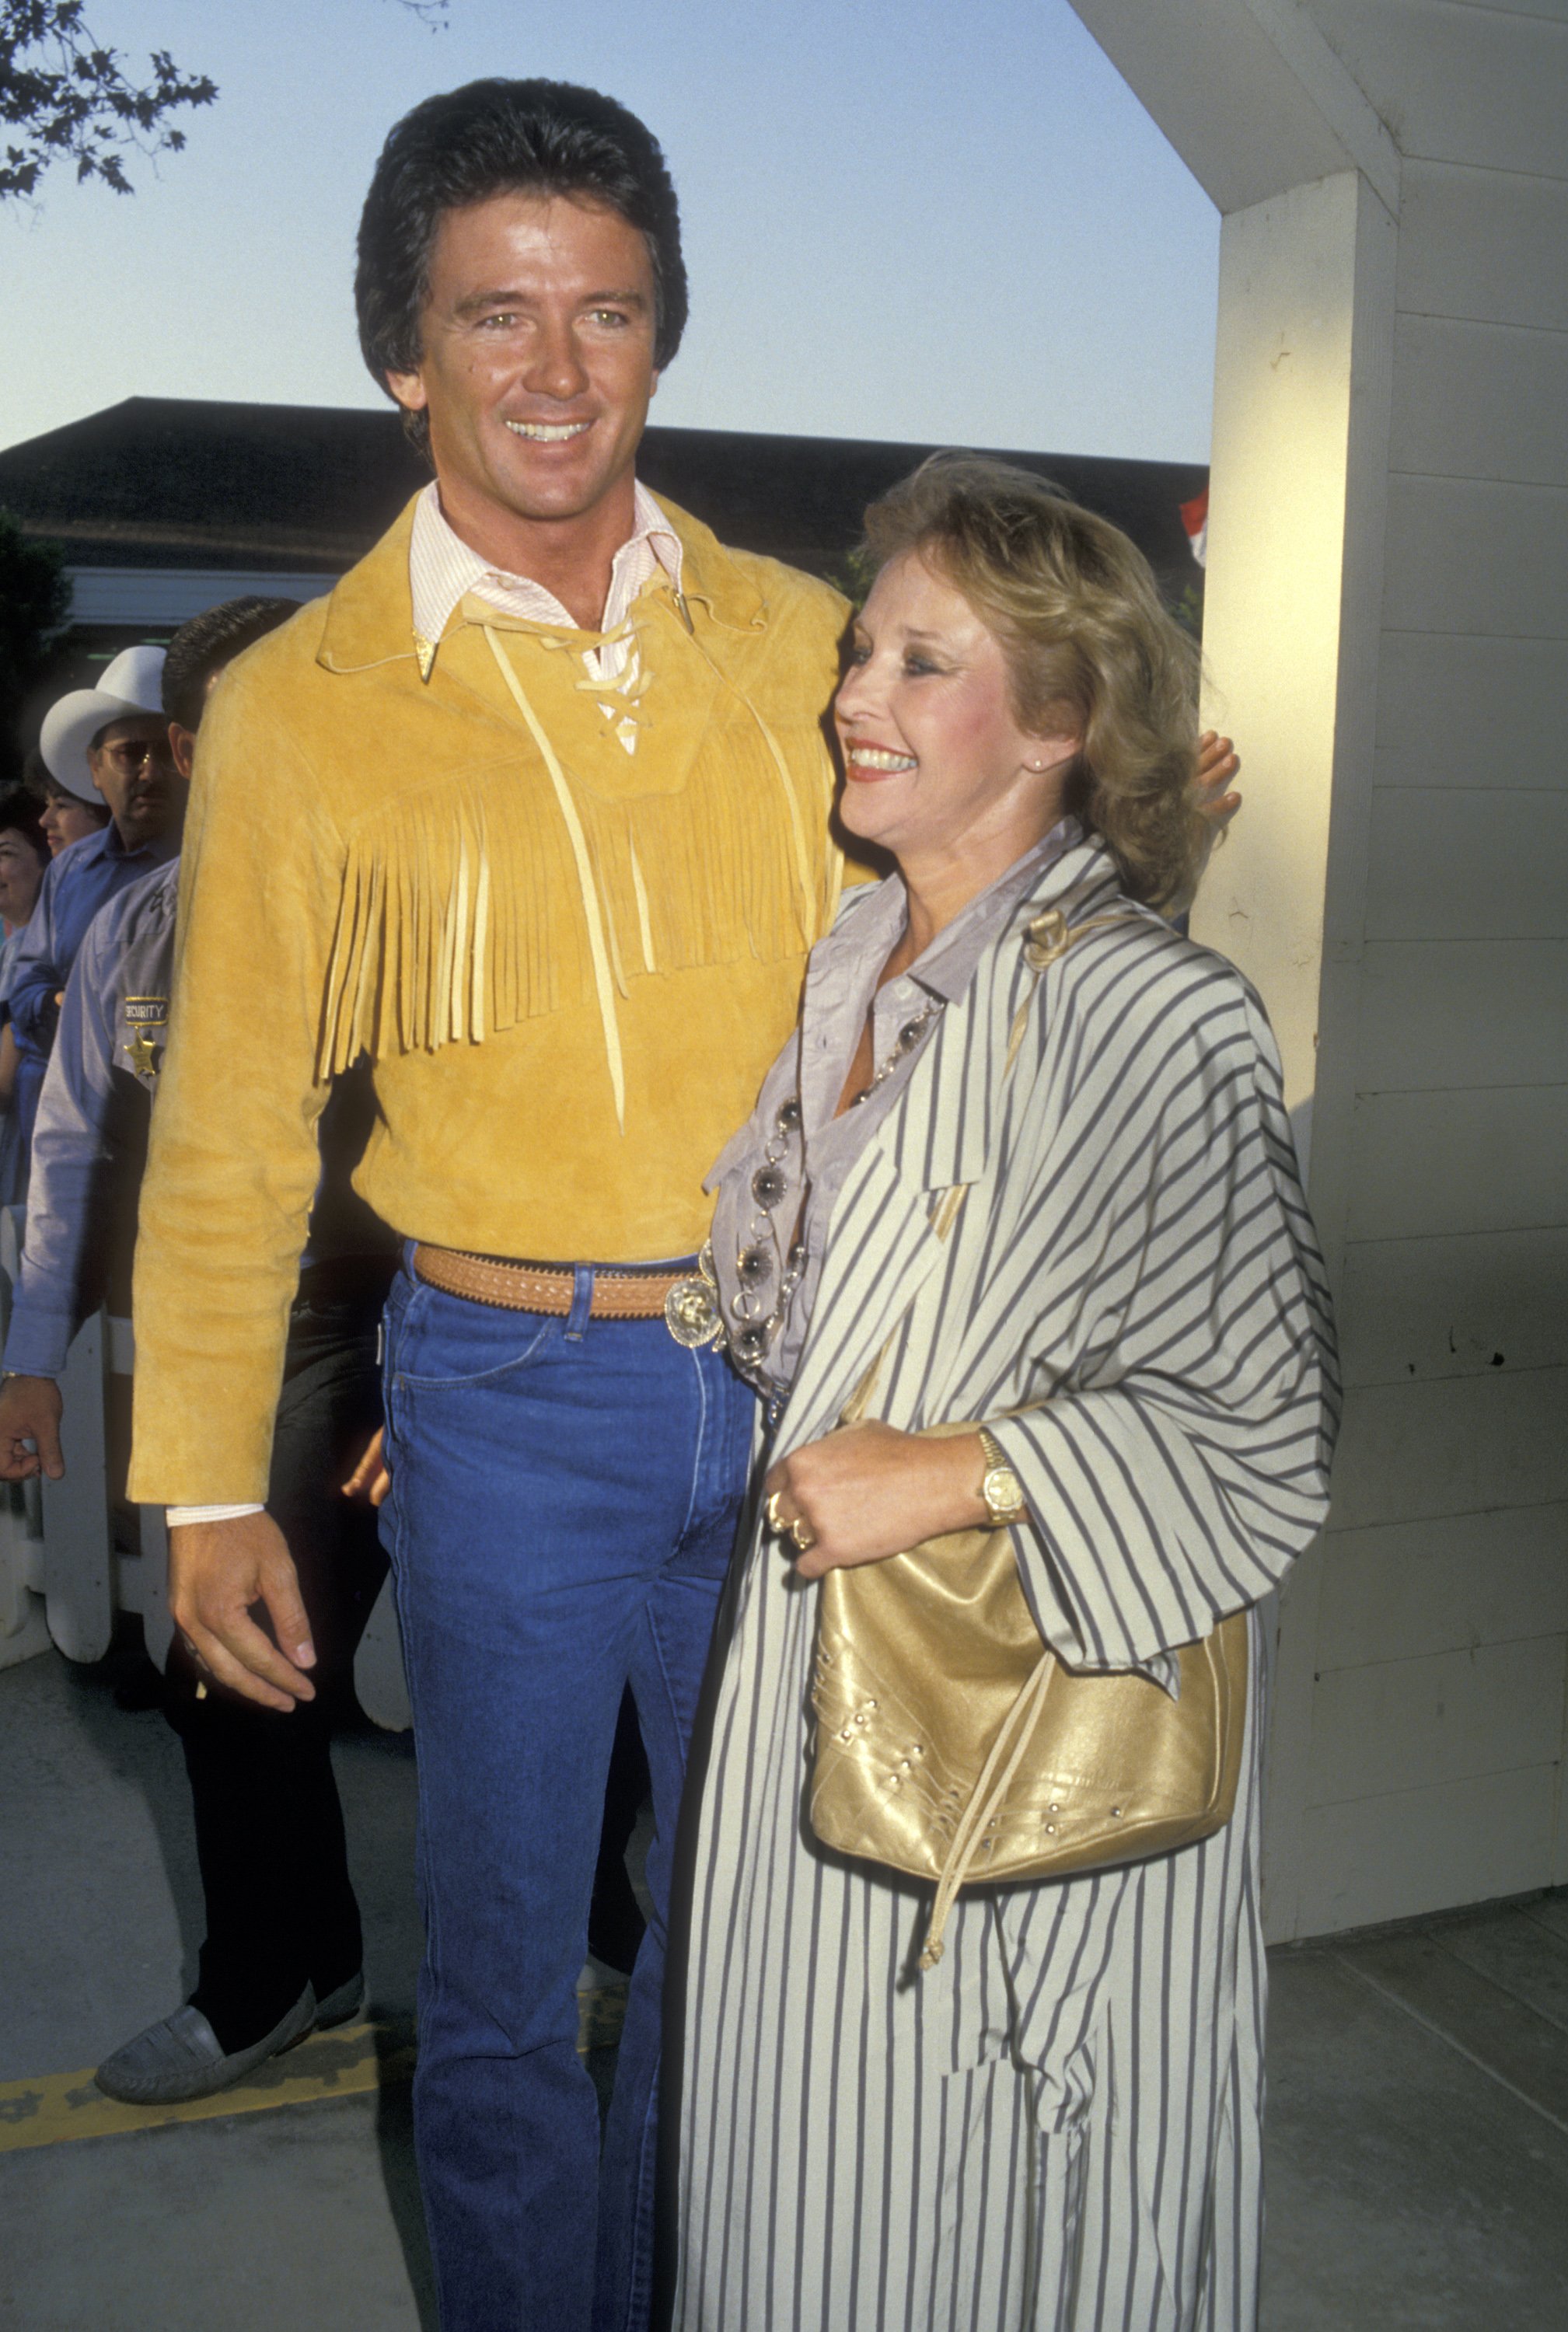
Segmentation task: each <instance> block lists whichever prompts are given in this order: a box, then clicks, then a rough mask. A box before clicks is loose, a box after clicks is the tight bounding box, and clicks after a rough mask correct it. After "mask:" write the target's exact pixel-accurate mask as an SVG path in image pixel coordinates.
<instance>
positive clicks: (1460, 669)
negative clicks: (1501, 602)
mask: <svg viewBox="0 0 1568 2332" xmlns="http://www.w3.org/2000/svg"><path fill="white" fill-rule="evenodd" d="M1376 774H1377V783H1378V784H1379V786H1460V787H1463V788H1465V790H1466V791H1467V792H1476V791H1477V790H1479V789H1481V788H1486V787H1488V786H1505V787H1510V788H1515V787H1521V786H1525V787H1534V786H1540V787H1544V788H1554V787H1558V786H1561V787H1564V788H1568V655H1565V654H1564V653H1563V644H1562V642H1561V641H1560V640H1503V639H1476V638H1468V637H1454V636H1451V635H1448V634H1445V633H1440V632H1385V633H1384V634H1383V636H1382V662H1381V664H1380V667H1379V672H1378V747H1377V772H1376Z"/></svg>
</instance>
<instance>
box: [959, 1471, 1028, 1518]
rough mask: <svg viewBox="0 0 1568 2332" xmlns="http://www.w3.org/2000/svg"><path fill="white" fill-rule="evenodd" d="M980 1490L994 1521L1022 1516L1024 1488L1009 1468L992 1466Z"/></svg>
mask: <svg viewBox="0 0 1568 2332" xmlns="http://www.w3.org/2000/svg"><path fill="white" fill-rule="evenodd" d="M971 1479H972V1477H971ZM980 1490H981V1495H982V1496H983V1497H984V1499H985V1502H986V1504H987V1505H988V1506H989V1507H990V1510H991V1514H992V1515H993V1517H994V1518H995V1519H996V1520H998V1521H1004V1520H1005V1521H1010V1520H1011V1519H1012V1517H1013V1516H1014V1515H1021V1514H1022V1512H1023V1510H1024V1486H1023V1484H1022V1483H1021V1482H1020V1481H1019V1479H1018V1476H1017V1475H1016V1474H1015V1473H1014V1472H1013V1469H1012V1467H1010V1466H993V1467H991V1468H990V1471H989V1473H988V1474H987V1475H986V1477H985V1480H984V1482H983V1483H982V1484H981V1485H980Z"/></svg>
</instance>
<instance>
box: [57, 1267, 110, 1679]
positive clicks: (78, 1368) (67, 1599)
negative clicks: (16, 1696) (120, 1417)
mask: <svg viewBox="0 0 1568 2332" xmlns="http://www.w3.org/2000/svg"><path fill="white" fill-rule="evenodd" d="M60 1393H61V1399H62V1402H63V1404H64V1414H63V1416H62V1419H61V1422H60V1449H61V1455H62V1457H63V1458H64V1460H65V1473H64V1476H63V1478H62V1480H60V1481H58V1482H51V1481H50V1480H48V1479H47V1478H46V1477H45V1478H44V1481H43V1582H44V1593H45V1595H46V1597H47V1599H48V1603H49V1632H50V1634H51V1635H52V1636H53V1639H54V1641H55V1643H56V1644H57V1645H58V1646H59V1648H60V1649H61V1650H62V1652H63V1653H64V1655H65V1657H66V1658H67V1659H68V1660H82V1661H91V1660H100V1659H101V1658H103V1656H104V1654H105V1652H107V1651H108V1649H109V1646H110V1638H111V1636H112V1635H113V1632H114V1596H113V1584H114V1562H113V1549H112V1547H111V1544H110V1533H109V1477H108V1471H107V1465H106V1459H105V1454H104V1435H103V1315H102V1314H101V1313H98V1312H95V1313H94V1314H93V1315H92V1317H91V1320H89V1321H88V1322H87V1323H86V1324H85V1325H84V1326H83V1327H82V1328H81V1330H80V1331H79V1333H78V1334H77V1336H76V1338H75V1341H74V1342H73V1343H72V1347H71V1350H70V1352H69V1353H68V1354H67V1355H66V1362H65V1366H64V1369H63V1370H62V1372H61V1378H60Z"/></svg>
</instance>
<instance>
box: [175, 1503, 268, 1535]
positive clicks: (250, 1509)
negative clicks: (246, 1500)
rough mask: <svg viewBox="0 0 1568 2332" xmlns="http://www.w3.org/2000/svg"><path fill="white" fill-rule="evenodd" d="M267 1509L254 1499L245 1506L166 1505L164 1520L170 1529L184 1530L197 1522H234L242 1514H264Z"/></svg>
mask: <svg viewBox="0 0 1568 2332" xmlns="http://www.w3.org/2000/svg"><path fill="white" fill-rule="evenodd" d="M266 1511H267V1510H266V1508H265V1506H263V1505H260V1504H258V1503H257V1502H256V1501H255V1500H253V1501H252V1502H251V1504H250V1505H243V1506H166V1507H165V1508H164V1520H165V1521H166V1522H167V1524H168V1527H169V1529H170V1530H183V1529H186V1528H188V1527H189V1526H190V1525H192V1524H196V1523H232V1522H237V1521H238V1520H239V1519H240V1517H241V1515H264V1514H265V1513H266Z"/></svg>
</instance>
